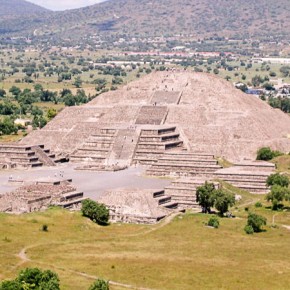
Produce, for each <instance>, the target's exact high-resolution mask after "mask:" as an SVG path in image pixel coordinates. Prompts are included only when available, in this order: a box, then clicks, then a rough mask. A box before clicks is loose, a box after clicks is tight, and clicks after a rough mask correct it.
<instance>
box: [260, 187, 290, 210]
mask: <svg viewBox="0 0 290 290" xmlns="http://www.w3.org/2000/svg"><path fill="white" fill-rule="evenodd" d="M289 198H290V190H289V189H288V188H287V187H283V186H280V185H277V184H274V185H273V186H272V187H271V191H270V192H269V193H268V194H267V196H266V199H267V201H271V202H272V209H273V210H277V209H278V208H279V207H280V206H281V202H282V201H283V200H288V199H289Z"/></svg>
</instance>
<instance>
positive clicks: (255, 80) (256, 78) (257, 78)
mask: <svg viewBox="0 0 290 290" xmlns="http://www.w3.org/2000/svg"><path fill="white" fill-rule="evenodd" d="M263 82H264V79H263V78H262V77H261V76H259V75H255V76H254V77H253V78H252V85H253V86H254V87H258V86H260V84H262V83H263Z"/></svg>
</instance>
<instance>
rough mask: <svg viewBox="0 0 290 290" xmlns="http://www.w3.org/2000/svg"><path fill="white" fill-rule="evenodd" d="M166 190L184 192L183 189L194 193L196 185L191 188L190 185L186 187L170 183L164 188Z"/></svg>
mask: <svg viewBox="0 0 290 290" xmlns="http://www.w3.org/2000/svg"><path fill="white" fill-rule="evenodd" d="M164 190H165V191H166V192H167V191H170V192H183V191H187V192H190V193H192V194H195V192H196V187H194V188H190V187H186V186H172V185H169V186H166V187H165V188H164Z"/></svg>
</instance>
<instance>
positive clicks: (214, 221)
mask: <svg viewBox="0 0 290 290" xmlns="http://www.w3.org/2000/svg"><path fill="white" fill-rule="evenodd" d="M207 225H208V226H210V227H214V228H216V229H217V228H218V227H219V225H220V222H219V219H218V218H217V217H216V216H212V217H211V218H210V219H209V220H208V223H207Z"/></svg>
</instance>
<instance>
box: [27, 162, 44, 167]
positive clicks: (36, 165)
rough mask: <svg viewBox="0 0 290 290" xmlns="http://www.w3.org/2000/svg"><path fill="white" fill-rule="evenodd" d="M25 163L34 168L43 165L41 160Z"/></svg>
mask: <svg viewBox="0 0 290 290" xmlns="http://www.w3.org/2000/svg"><path fill="white" fill-rule="evenodd" d="M27 165H28V167H31V168H35V167H41V166H43V163H42V162H31V163H28V164H27Z"/></svg>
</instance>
